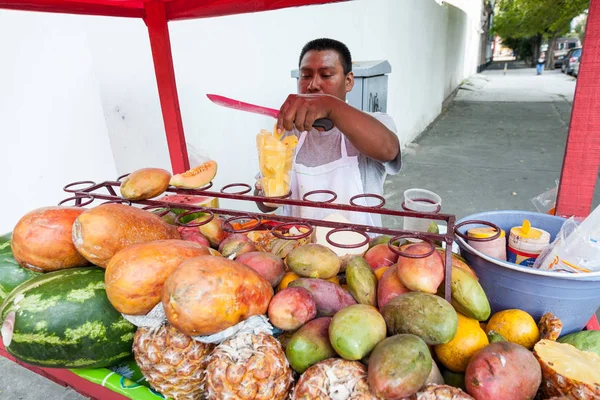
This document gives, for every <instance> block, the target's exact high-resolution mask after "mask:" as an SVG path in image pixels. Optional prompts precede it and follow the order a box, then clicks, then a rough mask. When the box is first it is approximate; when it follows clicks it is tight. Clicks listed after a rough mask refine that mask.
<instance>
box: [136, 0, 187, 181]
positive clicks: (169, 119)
mask: <svg viewBox="0 0 600 400" xmlns="http://www.w3.org/2000/svg"><path fill="white" fill-rule="evenodd" d="M144 9H145V10H146V16H145V18H144V20H145V22H146V25H147V26H148V34H149V37H150V47H151V48H152V58H153V60H154V71H155V73H156V84H157V85H158V95H159V97H160V105H161V108H162V115H163V121H164V124H165V131H166V134H167V144H168V146H169V154H170V156H171V167H172V169H173V173H174V174H178V173H182V172H185V171H187V170H188V169H189V168H190V162H189V159H188V153H187V146H186V144H185V135H184V133H183V123H182V121H181V111H180V109H179V98H178V97H177V85H176V83H175V70H174V68H173V57H172V54H171V41H170V39H169V26H168V22H167V14H166V10H165V3H164V2H163V1H162V0H150V1H147V2H144Z"/></svg>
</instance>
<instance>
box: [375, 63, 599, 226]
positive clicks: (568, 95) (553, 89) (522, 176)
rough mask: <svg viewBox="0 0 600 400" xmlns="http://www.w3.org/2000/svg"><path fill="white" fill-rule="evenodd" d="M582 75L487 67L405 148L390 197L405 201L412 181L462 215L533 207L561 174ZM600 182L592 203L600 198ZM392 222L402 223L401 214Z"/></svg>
mask: <svg viewBox="0 0 600 400" xmlns="http://www.w3.org/2000/svg"><path fill="white" fill-rule="evenodd" d="M575 83H576V79H575V78H573V77H571V76H568V75H565V74H561V73H560V71H559V70H555V71H544V73H543V75H541V76H536V75H535V69H532V68H521V69H509V70H508V71H507V73H506V75H505V74H504V72H503V71H502V70H488V71H485V72H484V73H482V74H478V75H475V76H473V77H471V79H469V82H467V83H466V84H464V85H463V87H462V89H461V90H459V92H458V94H457V96H456V98H455V100H454V102H453V103H452V104H451V105H450V106H449V107H448V109H446V110H444V111H443V112H442V114H441V115H440V117H439V118H438V119H437V121H436V122H435V123H433V124H432V125H431V126H430V127H429V129H427V130H426V132H425V133H423V134H422V135H421V136H420V137H419V138H418V139H417V140H416V142H415V143H413V144H409V145H408V146H407V148H406V150H405V154H404V165H403V169H402V171H401V172H400V174H398V175H396V176H393V177H389V178H388V180H387V182H386V187H385V193H386V198H387V201H388V202H389V203H390V204H392V205H395V206H399V205H400V204H401V203H402V201H403V192H404V190H406V189H408V188H415V187H417V188H424V189H429V190H432V191H434V192H436V193H437V194H439V195H440V196H441V197H442V211H443V212H446V213H450V214H455V215H456V216H457V219H460V218H462V217H464V216H467V215H471V214H474V213H477V212H481V211H490V210H500V209H507V210H508V209H521V210H531V211H535V208H534V206H533V203H532V202H531V200H530V199H531V198H532V197H534V196H536V195H538V194H540V193H542V192H544V191H546V190H547V189H549V188H551V187H553V186H554V185H555V181H556V180H557V179H559V178H560V171H561V166H562V161H563V153H564V148H565V142H566V137H567V133H568V126H569V120H570V116H571V106H572V100H573V94H574V90H575ZM599 189H600V185H597V186H596V197H595V202H594V204H595V205H597V204H599V203H600V190H599ZM385 223H386V225H389V226H396V227H401V226H402V221H401V218H398V219H394V218H388V219H387V220H386V221H385Z"/></svg>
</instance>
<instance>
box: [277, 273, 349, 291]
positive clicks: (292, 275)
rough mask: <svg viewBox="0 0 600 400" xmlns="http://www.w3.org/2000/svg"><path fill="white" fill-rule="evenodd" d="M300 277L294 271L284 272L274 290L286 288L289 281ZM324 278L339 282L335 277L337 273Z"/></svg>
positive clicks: (337, 283)
mask: <svg viewBox="0 0 600 400" xmlns="http://www.w3.org/2000/svg"><path fill="white" fill-rule="evenodd" d="M300 278H302V277H301V276H300V275H298V274H296V273H295V272H291V271H290V272H286V273H285V275H283V279H282V280H281V282H279V285H277V288H276V290H275V291H276V292H279V291H280V290H283V289H285V288H287V287H288V285H289V284H290V282H293V281H295V280H296V279H300ZM326 280H328V281H329V282H333V283H335V284H336V285H339V284H340V279H339V278H338V277H337V275H336V276H334V277H333V278H329V279H326Z"/></svg>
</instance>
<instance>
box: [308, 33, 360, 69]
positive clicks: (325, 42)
mask: <svg viewBox="0 0 600 400" xmlns="http://www.w3.org/2000/svg"><path fill="white" fill-rule="evenodd" d="M311 50H314V51H326V50H333V51H335V52H337V53H338V54H339V55H340V62H341V63H342V68H343V69H344V75H348V73H349V72H350V71H352V55H351V54H350V50H348V47H347V46H346V45H345V44H344V43H342V42H339V41H337V40H334V39H327V38H320V39H314V40H311V41H310V42H308V43H306V44H305V45H304V47H303V48H302V51H301V52H300V58H299V59H298V66H300V64H301V63H302V58H304V55H305V54H306V53H308V52H309V51H311Z"/></svg>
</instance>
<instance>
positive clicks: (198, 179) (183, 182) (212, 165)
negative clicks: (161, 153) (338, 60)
mask: <svg viewBox="0 0 600 400" xmlns="http://www.w3.org/2000/svg"><path fill="white" fill-rule="evenodd" d="M216 175H217V162H216V161H214V160H210V161H207V162H205V163H203V164H202V165H199V166H197V167H195V168H192V169H190V170H189V171H186V172H184V173H182V174H177V175H173V176H172V177H171V180H170V182H169V184H170V185H171V186H175V187H179V188H185V189H199V188H201V187H203V186H206V185H208V184H209V183H210V182H212V180H213V179H214V178H215V176H216Z"/></svg>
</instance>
